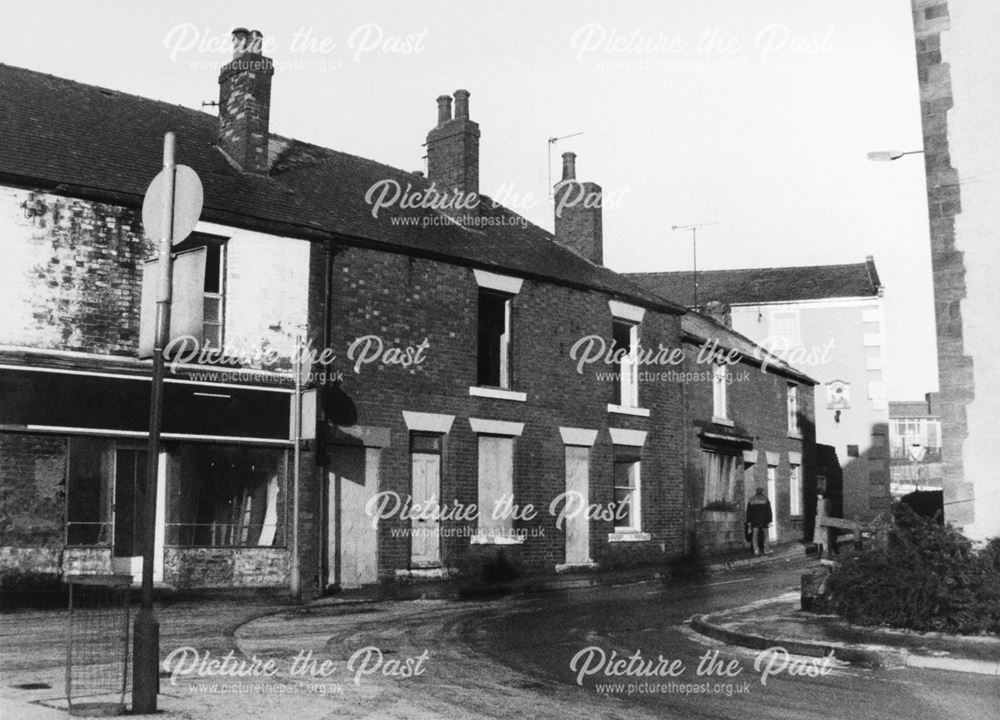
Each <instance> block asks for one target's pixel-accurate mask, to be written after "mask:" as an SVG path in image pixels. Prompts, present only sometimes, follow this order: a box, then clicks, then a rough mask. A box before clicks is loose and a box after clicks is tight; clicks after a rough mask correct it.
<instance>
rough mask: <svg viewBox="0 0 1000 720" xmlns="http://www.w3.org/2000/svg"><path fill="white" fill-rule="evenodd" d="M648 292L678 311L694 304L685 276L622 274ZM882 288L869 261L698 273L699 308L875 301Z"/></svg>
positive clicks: (691, 287)
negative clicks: (709, 304)
mask: <svg viewBox="0 0 1000 720" xmlns="http://www.w3.org/2000/svg"><path fill="white" fill-rule="evenodd" d="M625 275H626V277H628V278H630V279H631V280H633V281H635V282H636V283H637V284H639V285H641V286H642V287H644V288H646V289H647V290H649V291H651V292H654V293H656V294H658V295H660V296H661V297H663V298H666V299H668V300H672V301H673V302H675V303H678V304H679V305H685V306H690V305H691V304H692V302H693V286H692V278H691V273H690V272H649V273H626V274H625ZM881 287H882V283H881V281H880V280H879V277H878V271H877V270H876V269H875V261H874V260H873V259H872V257H871V256H869V257H868V258H867V259H866V260H865V262H862V263H850V264H846V265H809V266H802V267H772V268H746V269H740V270H707V271H699V272H698V303H699V304H700V305H701V304H704V303H707V302H709V301H711V300H718V301H721V302H724V303H727V304H729V305H755V304H758V303H787V302H796V301H800V300H824V299H828V298H853V297H877V296H878V295H879V294H880V290H881Z"/></svg>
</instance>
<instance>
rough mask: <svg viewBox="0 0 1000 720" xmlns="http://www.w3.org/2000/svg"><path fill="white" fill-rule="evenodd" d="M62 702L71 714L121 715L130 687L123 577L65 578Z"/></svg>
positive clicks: (128, 583)
mask: <svg viewBox="0 0 1000 720" xmlns="http://www.w3.org/2000/svg"><path fill="white" fill-rule="evenodd" d="M67 582H68V583H69V625H68V630H67V634H66V700H67V703H68V705H69V712H70V715H75V716H85V717H95V716H110V715H120V714H122V713H124V712H125V695H126V693H127V692H128V688H129V672H128V668H129V647H130V646H131V643H130V642H129V590H130V589H131V585H132V578H131V576H128V575H80V576H73V577H70V578H68V580H67Z"/></svg>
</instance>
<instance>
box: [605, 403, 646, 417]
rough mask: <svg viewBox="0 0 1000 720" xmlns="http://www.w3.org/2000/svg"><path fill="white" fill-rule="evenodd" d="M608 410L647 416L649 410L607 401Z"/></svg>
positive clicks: (622, 413) (621, 413)
mask: <svg viewBox="0 0 1000 720" xmlns="http://www.w3.org/2000/svg"><path fill="white" fill-rule="evenodd" d="M608 412H609V413H617V414H619V415H635V416H636V417H649V410H648V409H647V408H641V407H630V406H627V405H612V404H611V403H608Z"/></svg>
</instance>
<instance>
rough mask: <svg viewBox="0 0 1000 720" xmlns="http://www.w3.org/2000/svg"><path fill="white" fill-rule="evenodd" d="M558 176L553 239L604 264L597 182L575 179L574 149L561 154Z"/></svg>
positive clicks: (593, 261)
mask: <svg viewBox="0 0 1000 720" xmlns="http://www.w3.org/2000/svg"><path fill="white" fill-rule="evenodd" d="M562 160H563V166H562V180H560V181H559V182H558V183H557V184H556V186H555V193H554V195H555V216H556V233H555V234H556V242H557V243H559V244H560V245H563V246H565V247H568V248H569V249H570V250H572V251H573V252H575V253H576V254H577V255H579V256H581V257H583V258H586V259H587V260H590V261H591V262H592V263H595V264H597V265H603V264H604V215H603V210H602V207H601V206H602V204H603V202H602V191H601V186H600V185H598V184H597V183H592V182H579V181H578V180H577V179H576V153H571V152H566V153H563V156H562Z"/></svg>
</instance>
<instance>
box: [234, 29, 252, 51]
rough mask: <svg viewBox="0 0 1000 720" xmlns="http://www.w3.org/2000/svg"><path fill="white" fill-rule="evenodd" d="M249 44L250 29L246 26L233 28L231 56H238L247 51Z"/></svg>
mask: <svg viewBox="0 0 1000 720" xmlns="http://www.w3.org/2000/svg"><path fill="white" fill-rule="evenodd" d="M249 46H250V31H249V30H247V29H246V28H236V29H235V30H233V57H234V58H238V57H239V56H240V55H242V54H244V53H245V52H247V50H248V49H249Z"/></svg>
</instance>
